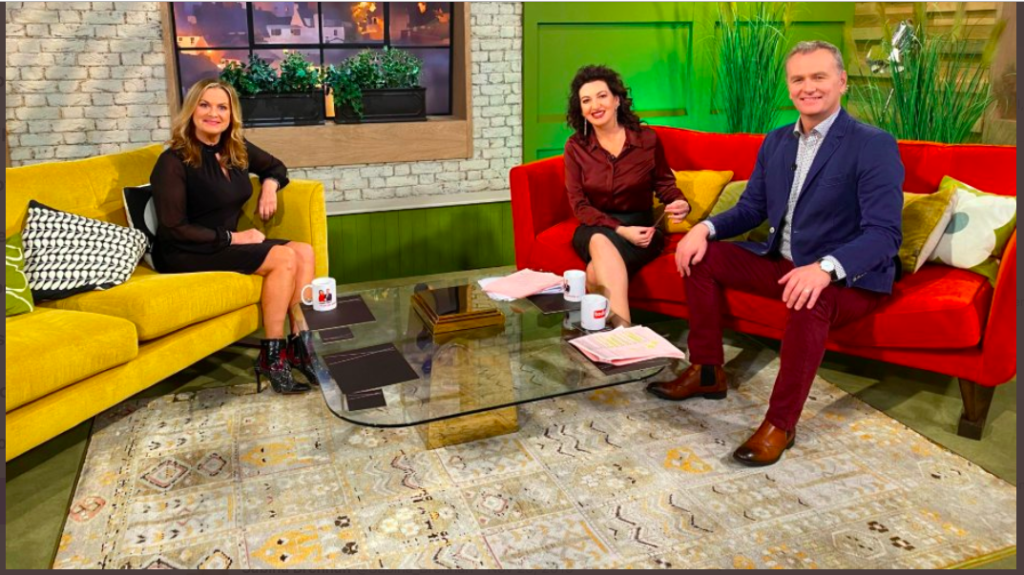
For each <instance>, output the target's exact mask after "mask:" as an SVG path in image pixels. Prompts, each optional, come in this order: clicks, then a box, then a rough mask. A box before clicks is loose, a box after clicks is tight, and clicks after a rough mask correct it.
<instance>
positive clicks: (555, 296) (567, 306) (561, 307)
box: [526, 293, 580, 315]
mask: <svg viewBox="0 0 1024 575" xmlns="http://www.w3.org/2000/svg"><path fill="white" fill-rule="evenodd" d="M526 299H528V300H530V301H531V302H533V305H535V306H537V308H538V309H540V311H541V313H543V314H544V315H547V314H550V313H561V312H566V311H578V310H579V309H580V302H578V301H565V296H563V295H562V294H560V293H546V294H537V295H532V296H530V297H528V298H526Z"/></svg>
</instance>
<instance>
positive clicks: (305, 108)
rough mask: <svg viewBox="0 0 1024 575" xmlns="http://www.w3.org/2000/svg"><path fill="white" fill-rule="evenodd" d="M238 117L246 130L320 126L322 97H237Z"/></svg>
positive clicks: (313, 94) (258, 95)
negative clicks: (238, 104)
mask: <svg viewBox="0 0 1024 575" xmlns="http://www.w3.org/2000/svg"><path fill="white" fill-rule="evenodd" d="M239 99H240V100H241V104H242V118H243V120H244V122H243V123H244V125H245V126H246V127H247V128H253V127H261V126H312V125H316V124H323V123H324V95H323V93H322V92H310V93H308V94H257V95H255V96H241V97H240V98H239Z"/></svg>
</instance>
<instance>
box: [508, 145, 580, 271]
mask: <svg viewBox="0 0 1024 575" xmlns="http://www.w3.org/2000/svg"><path fill="white" fill-rule="evenodd" d="M509 178H510V180H511V182H510V183H511V188H512V223H513V233H514V237H515V248H516V267H518V268H520V269H522V268H524V267H526V266H527V265H528V262H529V261H530V253H531V252H532V250H533V245H534V242H535V240H536V238H537V236H538V235H540V233H541V232H543V231H544V230H546V229H548V228H550V227H552V226H554V225H555V224H557V223H560V222H563V221H565V220H567V219H568V218H570V217H572V208H571V207H570V206H569V197H568V195H567V194H566V191H565V165H564V164H563V163H562V156H557V157H554V158H548V159H546V160H539V161H536V162H531V163H529V164H524V165H522V166H516V167H514V168H512V171H511V173H510V174H509Z"/></svg>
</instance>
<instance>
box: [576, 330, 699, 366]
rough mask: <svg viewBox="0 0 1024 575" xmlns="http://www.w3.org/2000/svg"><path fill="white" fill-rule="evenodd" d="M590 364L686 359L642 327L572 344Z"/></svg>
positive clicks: (614, 331) (584, 338)
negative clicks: (664, 358)
mask: <svg viewBox="0 0 1024 575" xmlns="http://www.w3.org/2000/svg"><path fill="white" fill-rule="evenodd" d="M569 343H571V344H573V345H574V346H575V347H576V349H579V350H580V351H581V352H583V355H586V356H587V357H588V358H590V359H591V360H592V361H599V362H601V363H610V364H612V365H629V364H631V363H639V362H641V361H647V360H648V359H654V358H658V357H668V358H675V359H686V354H684V353H683V352H682V351H680V349H679V348H677V347H676V346H674V345H672V344H671V343H669V341H668V340H666V339H665V338H663V337H661V336H660V335H658V334H657V333H655V332H654V331H653V330H652V329H651V328H649V327H644V326H642V325H638V326H633V327H628V328H619V329H615V330H612V331H605V332H600V333H595V334H591V335H587V336H583V337H578V338H576V339H574V340H571V341H570V342H569Z"/></svg>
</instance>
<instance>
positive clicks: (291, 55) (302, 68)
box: [276, 50, 320, 94]
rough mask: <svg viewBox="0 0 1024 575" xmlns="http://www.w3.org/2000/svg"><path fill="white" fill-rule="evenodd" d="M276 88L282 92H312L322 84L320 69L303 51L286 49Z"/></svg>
mask: <svg viewBox="0 0 1024 575" xmlns="http://www.w3.org/2000/svg"><path fill="white" fill-rule="evenodd" d="M285 53H286V54H287V55H286V56H285V58H284V61H282V62H281V75H280V77H279V78H278V81H277V84H276V88H277V92H279V93H281V94H293V93H297V92H312V91H314V90H316V89H317V87H319V86H320V71H319V70H318V69H317V68H316V67H315V66H313V64H312V62H310V61H309V60H307V59H306V58H305V57H304V56H303V55H302V54H301V53H299V52H296V51H294V50H293V51H288V50H285Z"/></svg>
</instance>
